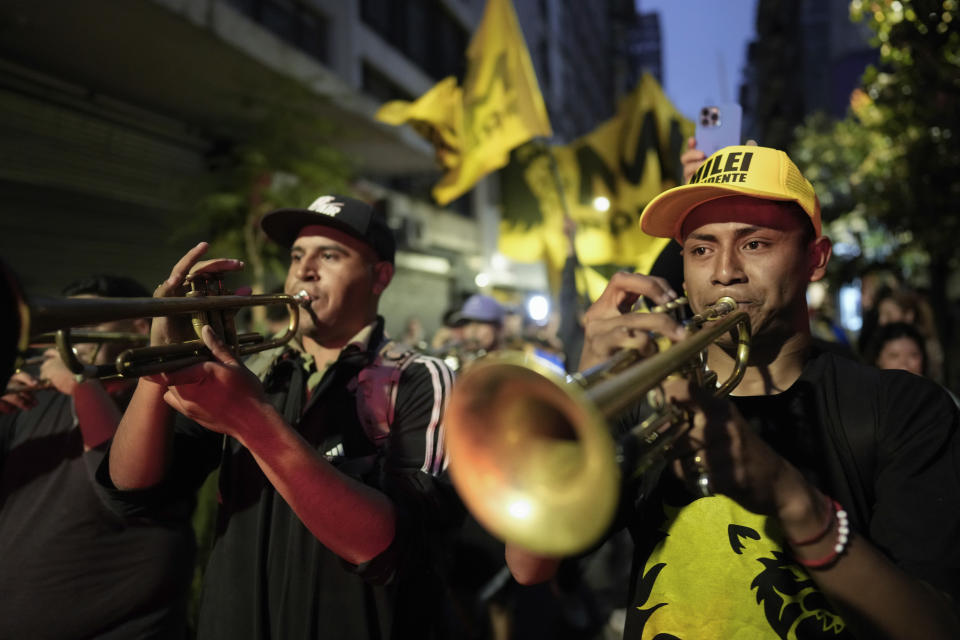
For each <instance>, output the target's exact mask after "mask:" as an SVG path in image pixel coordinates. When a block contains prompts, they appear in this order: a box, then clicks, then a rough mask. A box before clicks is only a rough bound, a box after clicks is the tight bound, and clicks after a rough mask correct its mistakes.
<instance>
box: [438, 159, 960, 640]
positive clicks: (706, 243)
mask: <svg viewBox="0 0 960 640" xmlns="http://www.w3.org/2000/svg"><path fill="white" fill-rule="evenodd" d="M684 161H685V165H686V167H687V168H688V173H693V170H694V169H696V172H695V173H693V175H692V179H691V181H690V183H689V184H686V185H683V186H680V187H677V188H674V189H671V190H669V191H667V192H665V193H663V194H661V195H660V196H658V197H657V198H655V199H654V200H653V201H652V202H651V203H650V204H649V205H648V206H647V208H646V209H645V210H644V212H643V215H642V217H641V221H640V224H641V228H642V229H643V230H644V231H645V232H647V233H649V234H651V235H654V236H659V237H669V238H675V239H677V240H678V241H679V242H680V243H681V244H682V246H683V263H684V279H685V283H684V286H685V289H686V295H687V297H688V298H689V301H690V305H691V307H692V308H693V310H694V311H695V312H698V311H701V310H703V309H704V308H705V307H707V306H708V305H712V304H714V303H715V302H716V301H717V300H718V299H719V298H721V297H723V296H729V297H731V298H733V299H734V300H735V301H736V302H737V305H738V310H742V311H746V312H747V314H748V315H749V317H750V321H751V325H752V340H751V354H750V359H749V362H748V367H747V369H746V373H745V375H744V376H743V379H742V381H741V382H740V383H739V385H738V386H737V387H736V388H735V389H734V390H733V392H732V394H731V397H730V398H729V399H724V398H719V399H718V398H715V397H713V396H712V395H709V394H704V393H702V392H701V391H699V390H695V389H692V387H691V388H690V389H687V388H679V389H678V388H677V387H676V386H671V387H669V388H668V389H667V395H668V396H669V397H671V398H672V401H673V402H675V403H677V404H678V405H680V406H681V407H683V408H684V409H685V410H687V411H688V412H689V414H690V415H691V416H692V418H691V420H690V428H689V430H688V431H687V432H686V434H685V435H684V436H683V437H682V438H681V439H680V440H678V441H677V442H676V443H675V444H674V447H673V451H672V453H673V460H672V461H671V462H670V464H669V465H668V470H665V471H664V473H662V474H661V475H660V476H659V480H658V479H657V477H656V475H655V474H654V475H651V474H647V475H646V476H645V477H644V478H643V479H642V480H641V481H640V482H639V483H638V486H631V487H629V488H628V493H627V495H626V496H625V499H624V500H623V501H622V503H623V504H624V507H623V509H622V514H621V522H622V524H625V525H626V526H628V527H629V528H630V530H631V533H632V535H633V538H634V542H635V546H636V550H635V558H634V570H633V579H632V585H631V586H632V589H631V591H632V596H631V597H632V605H631V606H630V607H629V608H628V613H627V623H626V630H625V637H627V638H641V637H642V638H653V637H655V636H656V637H681V638H694V637H696V638H733V637H736V638H787V637H791V638H825V637H857V638H878V637H889V638H921V637H922V638H955V637H957V635H958V633H960V624H958V619H957V601H956V600H955V598H957V597H958V594H960V545H958V544H957V540H958V539H960V475H958V473H960V470H958V468H957V464H958V461H960V436H958V433H957V431H958V415H957V411H956V409H955V407H954V406H952V403H951V401H950V399H949V397H948V396H947V395H946V394H945V393H943V391H942V390H940V389H939V388H937V387H936V385H933V384H930V383H928V382H927V381H925V380H923V379H921V378H919V377H915V376H910V375H908V374H903V373H897V372H887V371H877V370H874V369H872V368H867V367H864V366H860V365H858V364H856V363H854V362H852V361H848V360H845V359H843V358H841V357H838V356H835V355H832V354H828V353H818V352H816V351H815V350H814V348H813V347H812V345H811V337H810V330H809V323H808V316H807V305H806V298H805V292H806V286H807V284H808V283H809V282H813V281H816V280H819V279H820V278H822V277H823V276H824V274H825V271H826V266H827V262H828V260H829V258H830V253H831V245H830V241H829V239H828V238H827V237H825V236H823V235H822V234H821V226H820V206H819V202H818V200H817V197H816V195H815V193H814V190H813V187H812V186H811V185H810V183H809V182H808V181H807V180H806V179H805V178H804V177H803V176H802V175H801V174H800V172H799V170H798V169H797V168H796V166H795V165H794V164H793V163H792V162H791V161H790V159H789V158H788V157H787V155H786V154H785V153H783V152H782V151H778V150H775V149H769V148H763V147H756V146H743V147H728V148H726V149H722V150H720V151H718V152H717V153H715V154H714V155H713V156H711V157H710V158H707V159H706V161H705V162H702V161H703V154H702V153H700V152H698V151H696V150H694V149H691V150H690V151H688V152H687V153H686V154H685V156H684ZM697 166H699V168H697ZM640 296H644V297H646V298H647V299H649V300H652V301H653V302H654V303H655V304H665V303H668V302H670V301H672V300H675V299H676V298H677V297H678V296H677V293H676V292H674V291H672V290H671V289H670V287H669V285H667V284H666V282H665V281H663V280H661V279H657V278H651V277H647V276H643V275H637V274H626V273H620V274H617V275H616V276H614V277H613V278H612V279H611V281H610V284H609V286H608V287H607V289H606V290H605V291H604V293H603V294H602V296H601V297H600V298H599V299H598V300H597V302H596V303H594V305H593V306H592V307H591V308H590V310H589V311H588V313H587V314H586V318H585V335H586V340H585V346H584V350H583V356H582V359H581V365H580V366H581V369H586V368H589V367H590V366H592V365H595V364H598V363H600V362H602V361H604V360H606V359H608V358H609V357H610V356H611V354H613V353H614V352H616V351H618V350H619V349H622V348H625V347H634V348H637V349H639V350H641V351H648V350H649V349H650V348H651V341H652V338H651V334H658V335H660V336H665V337H667V338H670V339H672V340H682V339H683V338H684V336H685V331H684V330H683V329H682V328H681V327H680V326H679V325H678V324H677V322H676V321H675V320H674V319H673V318H672V317H670V316H668V315H665V314H660V313H649V314H637V313H630V312H628V311H629V309H630V308H631V307H632V306H633V304H634V303H635V302H636V301H637V300H638V299H639V297H640ZM734 350H735V345H734V344H733V342H732V341H729V340H728V341H719V342H717V343H714V344H713V345H711V346H710V347H709V348H708V353H707V363H708V366H709V367H710V368H711V369H712V370H713V371H715V372H716V373H717V374H718V376H719V379H720V380H723V379H724V378H725V375H726V374H728V373H729V372H730V371H731V370H732V368H733V364H734V356H733V352H734ZM455 462H456V461H455ZM507 561H508V564H509V566H510V568H511V570H512V571H513V573H514V575H515V577H516V578H517V579H518V580H519V581H520V582H522V583H534V582H538V581H542V580H545V579H548V578H549V577H550V576H551V575H552V574H553V572H554V570H555V568H556V565H557V563H558V559H556V558H547V557H542V556H538V555H536V554H534V553H532V552H529V551H527V550H524V549H521V548H519V547H518V546H516V545H512V544H508V546H507ZM660 634H663V635H662V636H661V635H660Z"/></svg>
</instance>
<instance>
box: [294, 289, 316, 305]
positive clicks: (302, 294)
mask: <svg viewBox="0 0 960 640" xmlns="http://www.w3.org/2000/svg"><path fill="white" fill-rule="evenodd" d="M293 300H294V302H296V303H297V304H299V305H300V306H301V307H306V306H307V305H309V304H310V302H312V301H313V296H311V295H310V294H309V293H307V291H306V289H300V291H298V292H297V293H295V294H293Z"/></svg>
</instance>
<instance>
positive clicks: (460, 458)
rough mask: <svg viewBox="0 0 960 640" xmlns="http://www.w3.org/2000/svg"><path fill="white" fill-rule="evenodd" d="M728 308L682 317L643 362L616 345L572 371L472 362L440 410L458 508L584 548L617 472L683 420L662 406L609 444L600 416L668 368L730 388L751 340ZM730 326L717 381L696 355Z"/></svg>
mask: <svg viewBox="0 0 960 640" xmlns="http://www.w3.org/2000/svg"><path fill="white" fill-rule="evenodd" d="M736 307H737V304H736V302H735V301H734V300H733V299H731V298H721V299H720V300H719V301H717V303H716V304H714V305H713V306H711V307H710V308H708V309H706V310H704V311H703V312H702V313H700V314H698V315H696V316H694V317H693V318H691V319H690V320H689V321H688V322H687V327H688V328H689V329H690V330H691V331H692V333H691V335H690V336H689V337H688V338H686V339H685V340H682V341H680V342H677V343H676V344H674V345H672V346H671V347H670V348H668V349H666V350H664V351H662V352H660V353H657V354H655V355H654V356H651V357H649V358H646V359H641V356H640V354H639V353H638V352H637V351H636V350H625V351H621V352H620V353H618V354H617V355H616V356H615V357H614V358H612V359H611V360H609V361H607V362H606V363H604V364H601V365H598V366H597V367H594V368H593V369H590V370H588V371H586V372H583V373H581V374H577V375H574V376H564V375H563V373H562V372H559V371H558V370H556V369H555V368H554V367H553V365H552V364H550V363H547V362H546V361H543V360H541V359H538V358H536V357H534V356H531V355H528V354H525V353H518V352H496V353H493V354H490V355H488V356H485V357H484V358H481V359H479V360H477V361H475V362H474V363H473V364H472V365H471V366H470V367H468V368H467V369H466V370H465V371H464V372H463V374H462V375H460V377H459V378H458V380H457V383H456V384H455V385H454V389H453V393H452V395H451V398H450V402H449V405H448V407H447V411H446V414H445V418H444V424H445V430H446V446H447V450H448V453H449V455H450V474H451V476H452V479H453V482H454V485H455V486H456V488H457V491H458V492H459V494H460V496H461V498H462V499H463V501H464V503H465V504H466V506H467V508H468V509H469V510H470V511H471V513H473V515H474V516H475V517H476V518H477V520H478V521H479V522H480V523H481V524H482V525H483V526H484V527H486V528H487V529H488V530H489V531H490V532H491V533H493V534H494V535H495V536H497V537H499V538H501V539H502V540H505V541H507V542H511V543H515V544H517V545H519V546H521V547H524V548H526V549H528V550H530V551H533V552H537V553H542V554H545V555H552V556H562V555H570V554H574V553H577V552H579V551H582V550H584V549H586V548H588V547H589V546H590V545H591V544H593V543H594V542H596V541H597V540H598V539H599V538H600V536H602V535H603V533H604V532H605V531H606V530H607V528H608V527H609V526H610V523H611V521H612V519H613V517H614V515H615V510H616V507H617V503H618V500H619V493H620V487H621V477H622V475H623V474H633V473H639V472H641V471H643V470H644V469H646V468H648V467H650V466H651V465H652V464H653V463H655V462H657V461H658V460H661V459H663V457H664V455H665V450H666V449H667V448H668V447H669V445H670V444H671V443H672V442H673V441H675V440H676V439H677V438H678V437H679V436H680V435H682V434H683V433H684V432H685V431H686V429H687V428H688V427H687V424H686V422H687V421H686V417H685V416H684V415H683V412H681V411H680V410H678V409H677V408H676V407H674V406H671V405H669V404H663V405H662V406H659V407H654V408H655V412H654V414H653V415H652V416H651V417H650V418H649V419H647V420H646V421H644V422H643V423H642V424H640V425H637V426H636V427H634V429H633V430H632V431H630V432H629V433H628V434H627V435H626V436H624V437H623V438H621V439H620V440H618V442H617V443H616V444H615V442H614V438H613V436H612V435H611V431H610V427H609V426H608V423H607V421H608V420H609V419H610V418H611V417H613V416H615V415H617V414H618V413H620V412H622V411H623V410H624V409H626V408H628V407H630V406H632V405H633V404H634V403H636V402H637V401H638V400H640V399H641V398H643V397H644V396H645V395H646V394H647V393H648V392H650V391H651V390H654V389H656V388H658V387H659V386H660V385H661V383H662V382H663V381H664V380H665V379H666V378H667V377H669V376H671V375H674V374H680V375H683V376H689V377H692V378H693V379H695V380H696V382H697V383H698V384H699V385H701V386H702V388H705V389H711V390H712V391H713V392H714V393H715V394H716V395H725V394H727V393H729V392H730V390H732V389H733V388H734V387H735V386H736V385H737V384H738V383H739V382H740V379H741V378H742V377H743V373H744V371H745V369H746V363H747V357H748V355H749V345H750V319H749V317H748V316H747V314H746V313H745V312H742V311H739V312H738V311H736ZM734 330H736V332H737V358H736V366H735V368H734V372H733V373H732V374H731V375H730V377H729V378H728V379H727V380H725V381H724V382H723V383H718V381H717V376H716V374H714V373H713V372H710V371H708V370H707V369H706V367H705V365H704V362H705V358H704V355H703V352H704V350H705V349H706V348H707V347H708V346H710V345H711V344H712V343H713V342H715V341H716V340H717V339H719V338H720V337H721V336H723V335H725V334H727V333H729V332H731V331H734ZM623 465H625V467H626V468H621V466H623Z"/></svg>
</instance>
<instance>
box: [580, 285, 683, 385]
mask: <svg viewBox="0 0 960 640" xmlns="http://www.w3.org/2000/svg"><path fill="white" fill-rule="evenodd" d="M641 296H643V297H645V298H647V299H648V300H651V301H653V302H654V303H655V304H656V305H660V306H663V307H664V308H663V311H664V312H651V313H635V312H633V311H632V309H633V307H634V305H635V304H636V303H637V301H638V300H639V299H640V297H641ZM678 298H679V296H678V295H677V294H676V292H675V291H673V289H672V288H671V287H670V285H669V283H668V282H667V281H666V280H664V279H663V278H657V277H652V276H645V275H641V274H636V273H625V272H620V273H616V274H614V276H613V277H612V278H611V279H610V284H609V285H607V288H606V289H604V292H603V294H602V295H601V296H600V297H599V298H598V299H597V301H596V302H594V303H593V305H591V306H590V309H589V310H588V311H587V313H586V315H585V316H584V345H583V354H582V356H581V358H580V368H581V369H588V368H590V367H592V366H594V365H597V364H600V363H603V362H606V361H607V360H608V359H609V358H610V357H611V356H612V355H613V354H614V353H616V352H617V351H620V350H622V349H636V350H637V351H638V352H640V353H641V354H643V355H644V356H649V355H652V354H653V353H655V352H656V351H657V344H656V339H657V336H664V337H666V338H668V339H669V340H672V341H678V340H682V339H683V338H685V337H686V335H687V334H686V331H685V330H684V328H683V327H682V326H681V325H680V323H679V322H678V321H677V319H676V318H675V317H674V316H673V315H672V314H670V313H666V312H665V311H670V310H672V309H673V307H674V306H676V305H675V304H672V303H675V302H676V301H677V299H678Z"/></svg>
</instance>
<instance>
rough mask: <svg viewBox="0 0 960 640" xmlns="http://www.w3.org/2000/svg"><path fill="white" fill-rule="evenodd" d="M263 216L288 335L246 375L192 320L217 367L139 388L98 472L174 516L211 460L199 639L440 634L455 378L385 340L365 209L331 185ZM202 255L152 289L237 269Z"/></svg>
mask: <svg viewBox="0 0 960 640" xmlns="http://www.w3.org/2000/svg"><path fill="white" fill-rule="evenodd" d="M261 226H262V228H263V230H264V232H265V233H266V234H267V235H268V236H269V237H270V238H271V239H273V240H274V241H275V242H278V243H280V244H281V245H283V246H287V247H290V257H291V261H290V267H289V271H288V274H287V280H286V285H285V290H286V292H287V293H291V294H293V293H296V292H299V291H301V290H303V291H306V292H307V293H308V294H309V296H310V302H309V306H307V307H306V308H303V309H302V310H301V312H300V330H299V332H298V336H297V338H296V339H295V341H294V343H293V344H292V345H289V346H287V347H281V348H278V349H276V350H274V351H272V352H264V353H262V354H258V355H257V356H255V357H254V358H253V359H251V361H249V362H248V365H249V368H248V367H246V366H244V365H243V364H241V363H239V362H237V361H236V359H235V358H234V357H233V356H232V355H231V354H230V353H229V352H228V351H227V350H226V349H225V348H224V346H223V345H222V344H221V343H220V341H219V340H218V339H217V337H216V336H215V335H213V332H212V331H210V330H209V329H205V331H204V341H205V342H206V344H207V345H208V346H209V347H210V349H211V351H212V352H213V353H214V355H215V356H216V357H217V359H218V362H208V363H204V364H202V365H197V366H194V367H191V368H188V369H184V370H181V371H177V372H174V373H169V374H164V375H160V376H155V377H153V378H151V379H142V380H141V381H140V383H139V385H138V388H137V391H136V394H135V396H134V399H133V401H132V402H131V405H130V408H129V409H128V411H127V412H126V414H125V415H124V417H123V420H122V422H121V425H120V428H119V429H118V432H117V436H116V439H115V441H114V445H113V447H112V450H111V452H110V458H109V466H108V469H109V474H107V473H105V469H103V468H102V469H101V474H100V475H101V482H103V483H104V484H106V485H108V486H111V485H112V486H113V487H115V488H116V492H115V494H114V495H115V499H116V500H117V502H118V503H119V504H121V505H123V506H124V508H125V509H126V510H127V512H128V514H130V515H138V514H140V513H146V512H153V513H157V512H160V513H163V512H167V513H173V510H174V509H175V508H176V507H177V506H178V505H179V504H180V503H181V501H182V499H183V497H184V496H189V495H190V494H191V492H193V491H194V490H195V489H196V487H197V486H198V485H199V483H200V482H202V480H203V479H204V478H205V477H206V475H207V474H208V473H209V472H210V471H211V470H213V469H214V468H215V467H217V466H218V465H219V467H220V491H219V500H220V502H221V507H220V513H219V518H218V526H217V532H216V539H215V543H214V547H213V550H212V553H211V556H210V562H209V564H208V568H207V572H206V578H205V586H204V593H203V599H202V603H201V615H200V624H199V633H198V635H199V637H201V638H220V637H223V638H244V637H248V638H344V639H355V638H407V637H414V635H415V636H416V637H426V638H430V637H437V636H438V634H440V633H441V631H440V630H439V628H438V624H437V623H438V621H439V620H440V619H441V618H442V611H443V603H442V589H441V588H440V587H441V584H442V581H441V579H440V575H439V573H440V571H439V567H438V562H439V561H438V548H437V547H438V538H440V537H442V534H443V533H444V532H445V531H446V530H447V528H448V527H449V526H451V525H452V524H454V522H453V521H455V520H456V519H457V518H456V516H457V514H456V508H455V507H453V506H451V505H454V504H456V503H455V502H454V501H453V500H454V499H453V498H452V494H451V492H450V490H449V487H448V486H447V485H446V484H445V483H444V482H443V481H441V480H440V479H439V478H438V476H439V475H440V474H441V472H442V471H443V469H444V466H445V464H446V460H445V456H444V449H443V441H442V437H441V436H442V426H443V425H442V416H443V409H444V403H445V401H446V397H447V394H448V392H449V389H450V385H451V383H452V376H451V373H450V371H449V369H447V367H446V366H444V365H443V363H442V362H440V361H438V360H436V359H433V358H428V357H424V356H422V355H420V354H417V353H414V352H411V351H409V350H406V349H404V348H401V347H399V346H397V345H396V343H393V342H392V341H390V340H389V339H388V338H386V337H385V336H384V333H383V319H382V318H381V317H379V316H378V315H377V303H378V300H379V297H380V294H381V293H382V292H383V290H384V289H385V288H386V286H387V285H388V284H389V282H390V279H391V277H392V276H393V271H394V266H393V259H394V241H393V237H392V235H391V233H390V230H389V228H388V227H387V226H386V223H385V222H384V221H383V220H382V219H381V218H380V217H378V215H377V214H376V212H375V211H374V209H373V208H371V207H370V206H369V205H367V204H365V203H363V202H360V201H358V200H354V199H352V198H346V197H342V196H323V197H321V198H318V199H317V200H316V201H314V202H313V203H312V204H311V205H310V206H309V207H308V208H306V209H284V210H279V211H274V212H272V213H269V214H267V215H266V216H265V217H264V218H263V220H262V222H261ZM205 250H206V246H205V245H204V244H201V245H198V246H197V247H196V248H194V249H193V250H192V251H190V252H189V253H188V254H187V255H186V256H184V258H183V259H182V260H181V261H180V262H179V263H178V264H177V265H176V266H175V267H174V269H173V271H172V273H171V275H170V277H169V278H168V279H167V280H166V281H165V282H164V283H162V284H161V285H160V287H158V290H157V293H156V294H155V295H158V296H170V295H179V294H180V292H181V290H182V283H183V282H184V280H185V279H187V278H188V277H194V276H196V275H197V274H201V273H204V272H209V271H225V270H231V269H237V268H239V267H240V266H242V265H240V264H239V263H238V262H237V261H229V260H209V261H206V262H199V261H198V260H199V258H200V257H201V256H202V254H203V253H204V251H205ZM158 324H159V328H158V329H157V330H155V333H154V338H155V339H156V340H159V341H167V337H166V335H164V334H166V333H167V332H171V331H172V330H171V325H170V323H168V322H160V323H158ZM254 372H255V373H256V374H258V375H259V378H260V379H258V376H257V375H254ZM261 380H262V383H261ZM168 405H169V406H168ZM170 407H173V408H174V409H176V411H177V412H179V414H182V415H181V416H177V419H176V420H173V418H174V413H173V412H172V411H171V410H170ZM183 416H186V417H187V418H189V419H190V420H187V419H185V418H184V417H183ZM171 423H174V426H173V428H171ZM220 434H224V435H226V436H227V437H226V438H223V436H221V435H220ZM174 515H175V514H174Z"/></svg>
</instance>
